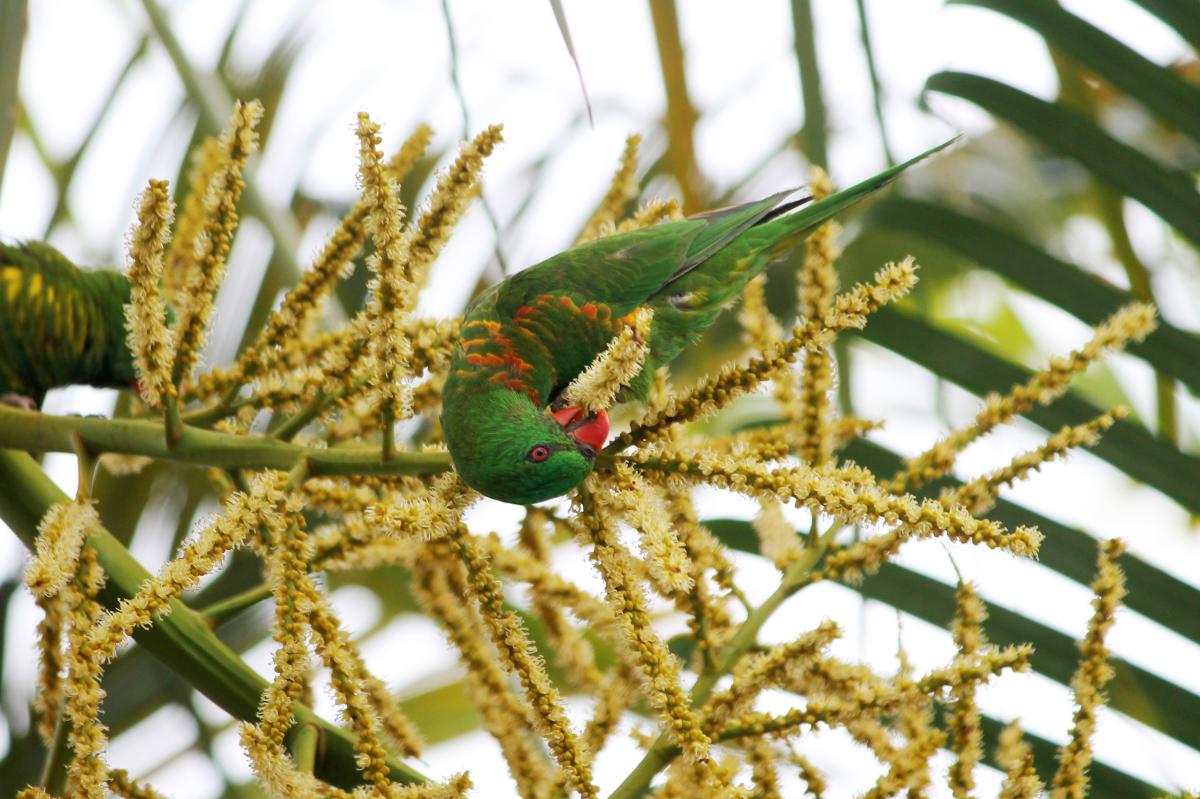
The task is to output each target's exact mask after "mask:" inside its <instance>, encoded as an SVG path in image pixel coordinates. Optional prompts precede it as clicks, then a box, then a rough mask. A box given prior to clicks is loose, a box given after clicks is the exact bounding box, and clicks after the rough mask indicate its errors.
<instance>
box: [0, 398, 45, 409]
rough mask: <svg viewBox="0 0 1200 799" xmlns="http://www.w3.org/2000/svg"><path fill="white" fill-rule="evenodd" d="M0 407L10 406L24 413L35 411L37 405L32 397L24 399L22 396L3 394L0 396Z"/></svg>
mask: <svg viewBox="0 0 1200 799" xmlns="http://www.w3.org/2000/svg"><path fill="white" fill-rule="evenodd" d="M0 405H11V406H12V407H14V408H20V409H22V410H26V411H36V410H37V409H38V406H37V403H36V402H34V401H33V398H32V397H26V396H25V395H23V394H4V395H3V396H0Z"/></svg>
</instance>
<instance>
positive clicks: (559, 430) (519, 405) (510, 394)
mask: <svg viewBox="0 0 1200 799" xmlns="http://www.w3.org/2000/svg"><path fill="white" fill-rule="evenodd" d="M448 388H449V386H448ZM445 396H446V398H447V404H446V406H445V408H444V409H443V412H442V429H443V431H444V432H445V436H446V446H447V448H449V450H450V457H451V459H452V460H453V461H454V468H455V470H456V471H457V472H458V474H459V476H460V477H461V478H462V479H463V482H465V483H466V484H467V485H469V486H471V488H474V489H475V490H476V491H478V492H479V493H481V494H484V495H485V496H489V497H491V498H492V499H498V500H500V501H502V502H512V503H514V504H518V505H528V504H530V503H533V502H540V501H542V500H544V499H550V498H552V497H557V496H561V495H563V494H565V493H567V492H568V491H570V490H571V489H572V488H574V487H575V486H577V485H579V484H580V483H581V482H583V479H584V478H585V477H587V476H588V474H589V473H590V472H591V471H592V466H593V465H594V464H595V460H596V450H597V449H598V447H599V446H600V445H601V444H603V440H604V436H605V435H607V433H608V417H607V416H606V415H604V414H601V415H600V416H599V417H595V416H584V415H583V414H581V413H580V412H579V410H578V409H577V408H566V409H563V410H561V411H558V412H556V413H553V414H552V413H550V411H549V410H547V409H545V408H540V407H538V406H537V405H536V404H534V403H533V401H531V400H530V399H529V397H527V396H526V395H525V394H522V393H520V392H517V391H510V390H506V389H499V388H490V387H489V388H485V389H482V390H480V391H479V392H473V391H469V390H467V391H461V390H448V391H447V392H446V395H445Z"/></svg>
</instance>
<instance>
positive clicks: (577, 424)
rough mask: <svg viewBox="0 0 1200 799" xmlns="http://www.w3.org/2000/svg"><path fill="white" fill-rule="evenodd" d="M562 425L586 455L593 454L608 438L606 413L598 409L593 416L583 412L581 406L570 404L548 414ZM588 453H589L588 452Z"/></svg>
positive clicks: (590, 455)
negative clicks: (568, 406)
mask: <svg viewBox="0 0 1200 799" xmlns="http://www.w3.org/2000/svg"><path fill="white" fill-rule="evenodd" d="M550 415H551V416H552V417H554V421H556V422H558V423H559V424H560V425H562V428H563V430H566V431H567V435H569V436H571V438H573V439H575V441H576V442H578V444H579V447H580V450H581V451H582V452H583V453H584V454H585V455H588V457H592V456H594V455H595V454H596V453H597V452H598V451H599V450H600V449H601V448H603V447H604V442H605V441H606V440H607V439H608V413H607V412H606V411H600V412H599V413H597V414H596V415H595V416H590V415H588V414H585V413H584V412H583V408H580V407H578V406H571V407H570V408H563V409H562V410H561V411H554V412H553V413H551V414H550ZM589 453H590V454H589Z"/></svg>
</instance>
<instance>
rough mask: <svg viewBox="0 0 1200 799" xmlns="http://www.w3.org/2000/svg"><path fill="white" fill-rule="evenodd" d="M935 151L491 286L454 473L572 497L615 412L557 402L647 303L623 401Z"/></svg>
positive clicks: (495, 485) (466, 360) (589, 250)
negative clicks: (755, 286)
mask: <svg viewBox="0 0 1200 799" xmlns="http://www.w3.org/2000/svg"><path fill="white" fill-rule="evenodd" d="M947 144H949V142H947ZM945 146H946V145H945V144H944V145H942V147H945ZM938 149H941V147H938V148H935V149H934V150H931V151H930V153H932V152H935V151H936V150H938ZM930 153H925V154H924V155H921V156H918V157H917V158H915V159H913V160H912V161H909V162H907V163H905V164H901V165H899V166H897V167H893V168H892V169H889V170H887V171H885V172H883V173H881V174H879V175H877V176H875V177H874V178H871V179H869V180H867V181H864V182H862V183H860V184H858V185H856V186H853V187H851V188H849V189H846V190H845V191H842V192H839V193H838V194H835V195H833V196H830V197H827V198H825V199H824V200H821V201H820V202H817V203H813V204H811V205H808V206H807V207H805V208H802V209H800V210H794V209H796V208H797V206H800V205H801V204H803V203H804V202H805V200H792V201H785V200H786V198H787V197H788V196H789V195H791V194H792V193H793V192H782V193H780V194H776V195H773V196H771V197H767V198H766V199H764V200H759V201H758V202H752V203H746V204H745V205H738V206H735V207H732V208H725V209H720V210H717V211H709V212H707V213H703V214H699V215H697V216H694V217H691V218H688V219H685V220H681V221H677V222H669V223H665V224H660V225H656V226H654V227H650V228H644V229H641V230H635V231H631V232H628V233H622V234H617V235H612V236H608V237H606V238H601V239H599V240H596V241H593V242H590V243H587V244H584V245H582V246H579V247H575V248H573V249H570V250H567V251H566V252H562V253H559V254H558V255H555V256H553V257H551V258H549V259H548V260H546V261H543V262H541V263H539V264H537V265H535V266H532V267H530V268H528V269H526V270H524V271H522V272H519V273H517V274H516V275H513V276H512V277H509V278H508V279H506V280H504V281H503V282H501V283H498V284H497V285H495V286H492V287H491V288H490V289H488V290H487V291H485V292H484V293H483V294H481V295H480V296H479V297H478V298H477V299H476V300H475V302H474V303H472V305H471V306H470V307H469V308H468V309H467V312H466V316H465V318H464V320H463V326H462V332H461V337H460V341H459V344H458V346H457V347H456V348H455V352H454V355H453V358H452V360H451V364H450V373H449V376H448V378H447V380H446V385H445V390H444V392H443V404H442V428H443V431H444V433H445V438H446V446H447V447H448V449H449V450H450V457H451V459H452V460H453V461H454V467H455V469H456V471H457V472H458V474H459V476H460V477H461V478H462V479H463V481H464V482H465V483H467V485H469V486H471V487H472V488H474V489H476V490H477V491H479V492H481V493H483V494H485V495H487V496H489V497H492V498H494V499H499V500H502V501H504V502H512V503H518V504H528V503H531V502H538V501H540V500H544V499H549V498H551V497H556V496H559V495H561V494H564V493H566V492H568V491H570V490H571V489H572V488H574V487H575V486H577V485H578V484H579V483H580V482H581V481H582V480H583V479H584V478H585V477H586V476H587V475H588V473H589V472H590V471H591V469H592V466H593V464H594V463H595V458H596V453H597V452H598V451H599V450H600V449H601V448H602V447H603V446H604V442H605V439H606V437H607V435H608V416H607V415H606V414H605V413H603V412H601V413H599V414H585V413H584V412H583V411H582V410H581V409H580V408H577V407H565V408H564V407H560V405H561V404H562V403H561V402H559V401H558V400H559V394H560V393H561V392H562V391H563V389H565V388H566V387H567V385H569V384H570V382H571V381H572V380H573V379H574V378H575V377H576V376H577V375H578V374H579V373H580V372H582V371H583V370H584V369H586V368H587V366H588V365H589V364H590V363H591V362H592V360H593V359H594V358H595V357H596V356H597V355H598V354H599V353H601V352H602V351H603V350H604V349H605V347H606V346H607V345H608V343H609V341H611V340H612V338H613V337H614V336H615V335H616V334H617V333H618V332H619V330H620V328H621V327H622V326H623V325H625V324H628V323H629V322H630V321H631V317H632V316H633V315H634V313H635V312H636V311H638V309H640V308H642V307H646V308H649V309H650V310H652V311H653V312H654V316H653V321H652V327H651V333H650V337H649V341H648V344H649V353H648V355H647V358H646V363H645V364H644V366H643V368H642V371H641V372H640V373H639V375H638V377H637V378H636V379H635V380H634V381H633V383H632V385H630V386H628V387H627V388H626V389H625V390H624V392H623V393H622V394H621V395H620V397H619V398H618V399H620V400H630V399H639V398H644V397H645V396H646V393H647V391H648V390H649V386H650V384H651V379H652V375H653V372H654V370H655V369H656V368H657V367H658V366H661V365H663V364H666V363H669V362H670V361H671V360H672V359H673V358H675V356H676V355H678V354H679V352H680V351H681V350H682V349H683V348H684V347H685V346H687V345H688V344H689V343H691V342H692V341H694V340H695V339H696V338H697V337H698V336H699V335H700V334H701V333H702V332H703V331H704V329H705V328H707V327H708V326H709V325H711V324H712V323H713V321H714V320H715V319H716V317H717V315H718V314H719V313H720V312H721V310H722V309H723V308H724V307H725V306H726V305H728V304H729V303H730V302H732V301H733V300H735V299H736V298H737V297H738V296H740V294H741V292H742V290H743V289H744V288H745V286H746V283H747V282H748V281H749V280H750V279H751V278H753V277H754V276H755V275H757V274H759V273H760V272H761V271H762V270H763V269H764V268H765V267H766V265H767V264H768V263H769V262H770V261H771V260H772V259H773V258H777V257H779V256H780V255H782V254H784V253H786V252H787V251H788V250H789V249H791V248H792V247H794V246H795V245H796V243H797V242H799V241H800V240H801V239H802V238H803V237H804V236H805V234H806V233H807V232H808V231H810V230H811V229H812V228H814V227H815V226H817V225H819V224H821V223H822V222H824V221H826V220H827V219H829V218H830V217H831V216H833V215H834V214H835V213H837V212H838V211H840V210H842V209H844V208H846V207H847V206H849V205H851V204H853V203H855V202H857V201H858V200H860V199H862V198H863V197H865V196H867V195H868V194H870V193H871V192H873V191H875V190H876V189H878V188H880V187H882V186H883V185H885V184H886V183H887V182H889V181H890V180H891V179H892V178H894V177H895V176H896V175H898V174H899V173H900V172H901V171H902V170H904V169H905V168H907V167H908V166H910V165H912V164H913V163H916V162H917V161H919V160H921V159H922V158H924V157H925V156H927V155H929V154H930Z"/></svg>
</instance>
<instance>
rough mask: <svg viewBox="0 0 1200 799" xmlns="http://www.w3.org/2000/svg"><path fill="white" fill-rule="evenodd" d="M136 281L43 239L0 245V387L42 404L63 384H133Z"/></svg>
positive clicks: (1, 389) (1, 391)
mask: <svg viewBox="0 0 1200 799" xmlns="http://www.w3.org/2000/svg"><path fill="white" fill-rule="evenodd" d="M128 301H129V283H128V281H127V280H126V279H125V277H124V275H122V274H121V273H119V272H115V271H112V270H86V269H80V268H78V267H77V266H75V265H74V264H73V263H71V262H70V261H69V260H67V259H66V257H64V256H63V255H62V253H60V252H59V251H58V250H56V249H55V248H53V247H51V246H50V245H49V244H46V243H44V242H27V243H25V244H19V245H4V244H0V393H13V394H20V395H23V396H27V397H29V398H31V399H33V400H34V401H35V402H36V403H38V404H39V405H40V404H41V401H42V399H43V397H44V396H45V394H46V392H47V391H49V390H50V389H51V388H55V387H57V386H65V385H72V384H88V385H94V386H102V387H126V388H127V387H129V386H130V385H132V384H133V382H134V379H135V374H134V369H133V362H132V358H131V356H130V353H129V349H128V347H127V345H126V344H125V316H124V310H123V306H124V305H125V303H127V302H128Z"/></svg>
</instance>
